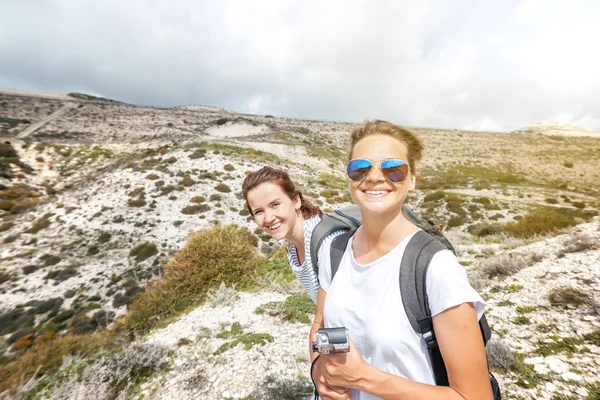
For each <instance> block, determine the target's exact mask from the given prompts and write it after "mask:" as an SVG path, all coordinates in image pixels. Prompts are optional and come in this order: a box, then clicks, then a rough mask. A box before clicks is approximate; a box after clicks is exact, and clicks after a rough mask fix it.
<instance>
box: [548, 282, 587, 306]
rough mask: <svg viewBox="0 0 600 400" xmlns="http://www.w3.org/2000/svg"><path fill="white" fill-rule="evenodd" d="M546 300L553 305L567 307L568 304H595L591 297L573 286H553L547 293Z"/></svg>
mask: <svg viewBox="0 0 600 400" xmlns="http://www.w3.org/2000/svg"><path fill="white" fill-rule="evenodd" d="M548 300H550V304H552V305H553V306H554V307H562V308H568V307H569V306H573V307H581V306H590V307H594V306H596V302H595V301H594V299H593V297H592V296H590V295H589V294H587V293H584V292H582V291H581V290H579V289H577V288H574V287H560V288H555V289H552V290H551V291H550V293H549V294H548Z"/></svg>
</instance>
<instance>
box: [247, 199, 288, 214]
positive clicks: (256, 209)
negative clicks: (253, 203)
mask: <svg viewBox="0 0 600 400" xmlns="http://www.w3.org/2000/svg"><path fill="white" fill-rule="evenodd" d="M276 201H281V199H280V198H279V197H276V198H275V199H274V200H273V201H272V202H270V203H269V204H268V206H269V207H271V206H272V205H273V203H275V202H276ZM260 210H262V207H258V208H255V209H253V210H252V214H256V212H257V211H260Z"/></svg>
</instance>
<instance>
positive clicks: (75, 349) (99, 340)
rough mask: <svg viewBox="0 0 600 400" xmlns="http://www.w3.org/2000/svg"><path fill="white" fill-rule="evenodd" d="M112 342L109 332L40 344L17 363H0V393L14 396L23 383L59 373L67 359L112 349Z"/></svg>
mask: <svg viewBox="0 0 600 400" xmlns="http://www.w3.org/2000/svg"><path fill="white" fill-rule="evenodd" d="M112 343H114V342H113V338H112V336H111V333H110V332H108V331H103V332H100V333H95V334H91V335H67V336H63V337H59V338H56V339H51V340H47V341H38V342H36V343H34V344H33V346H32V347H31V348H29V349H28V350H27V352H26V353H25V354H23V355H22V356H20V357H19V358H17V359H16V360H14V361H10V362H8V363H6V364H0V377H1V378H2V379H0V393H2V392H4V391H5V390H8V391H9V392H13V393H14V391H16V389H17V388H19V386H20V385H22V384H23V382H26V381H27V380H29V379H36V378H39V377H42V376H44V375H50V374H52V373H54V372H56V371H57V370H58V369H59V368H60V366H61V365H62V364H63V359H64V357H69V356H71V357H90V356H93V355H94V354H96V353H97V352H98V351H100V350H101V349H106V348H110V347H111V346H112Z"/></svg>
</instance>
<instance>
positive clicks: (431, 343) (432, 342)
mask: <svg viewBox="0 0 600 400" xmlns="http://www.w3.org/2000/svg"><path fill="white" fill-rule="evenodd" d="M423 340H425V343H426V344H427V348H428V349H435V348H436V347H438V343H437V339H436V338H435V333H434V332H433V331H432V330H431V331H429V332H425V333H424V334H423Z"/></svg>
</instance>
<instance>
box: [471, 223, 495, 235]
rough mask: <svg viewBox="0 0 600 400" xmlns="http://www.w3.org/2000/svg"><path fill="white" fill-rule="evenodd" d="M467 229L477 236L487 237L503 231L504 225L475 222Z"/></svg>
mask: <svg viewBox="0 0 600 400" xmlns="http://www.w3.org/2000/svg"><path fill="white" fill-rule="evenodd" d="M467 231H468V232H469V233H470V234H471V235H474V236H477V237H486V236H490V235H497V234H499V233H502V226H501V225H499V224H486V223H480V224H474V225H471V226H469V227H468V228H467Z"/></svg>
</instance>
